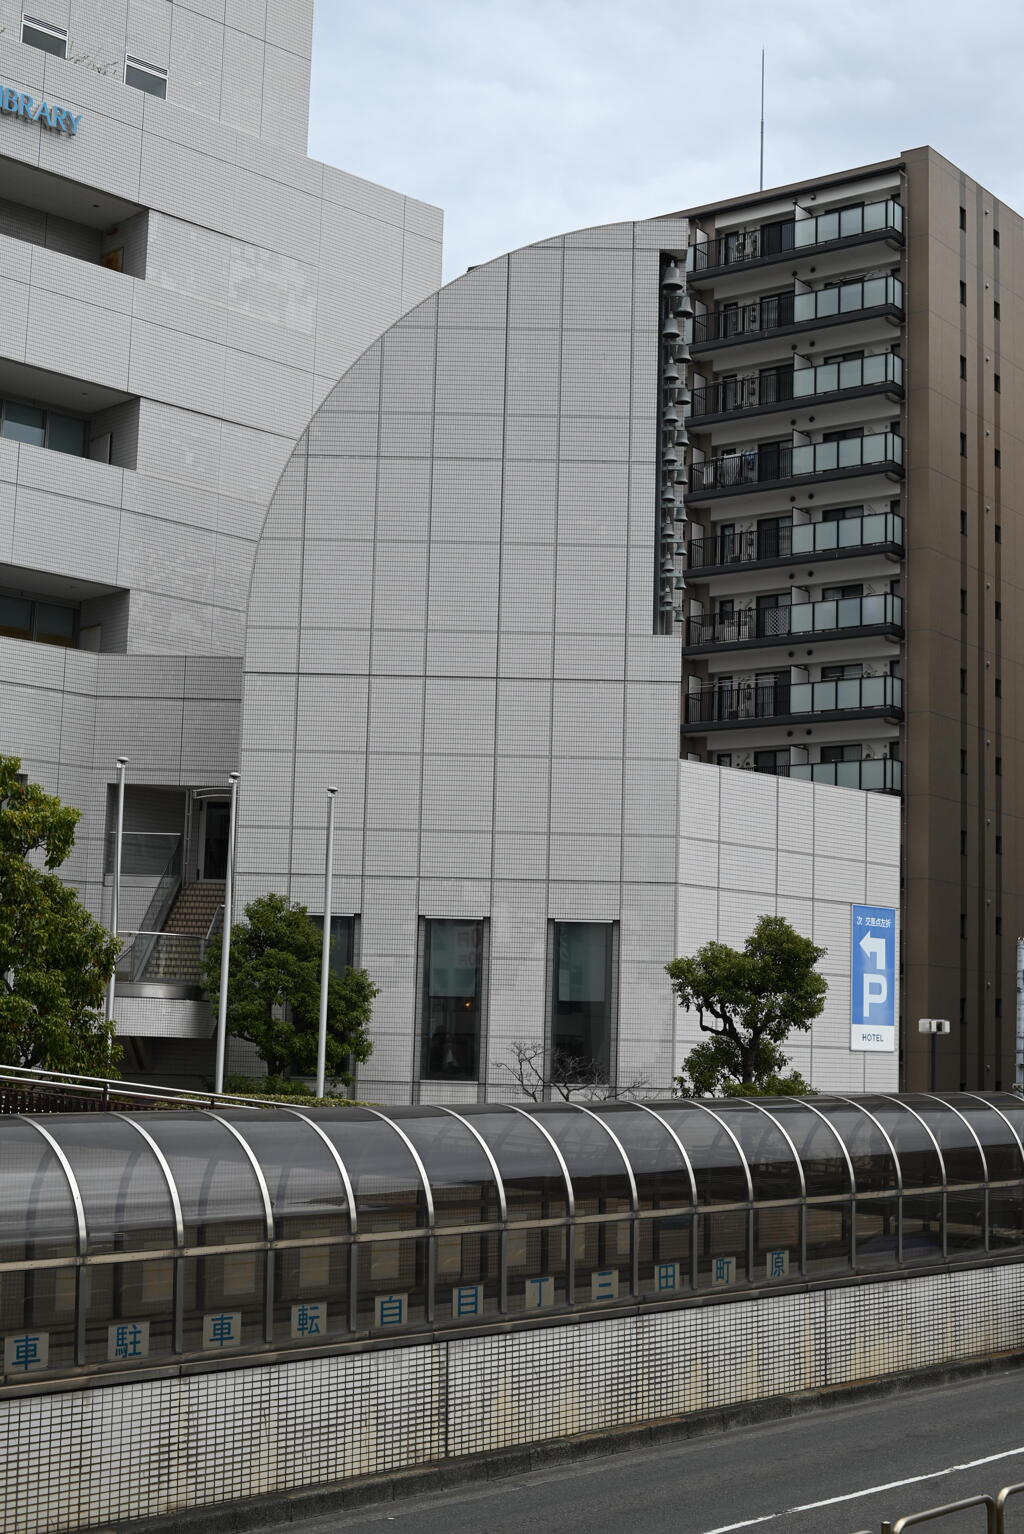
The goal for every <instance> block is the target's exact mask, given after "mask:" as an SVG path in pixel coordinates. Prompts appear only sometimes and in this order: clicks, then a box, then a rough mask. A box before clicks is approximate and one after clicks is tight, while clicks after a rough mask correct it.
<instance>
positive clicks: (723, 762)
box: [715, 751, 732, 767]
mask: <svg viewBox="0 0 1024 1534" xmlns="http://www.w3.org/2000/svg"><path fill="white" fill-rule="evenodd" d="M715 765H716V766H717V767H731V766H732V752H731V751H718V752H716V753H715Z"/></svg>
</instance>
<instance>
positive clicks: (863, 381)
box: [690, 352, 903, 420]
mask: <svg viewBox="0 0 1024 1534" xmlns="http://www.w3.org/2000/svg"><path fill="white" fill-rule="evenodd" d="M872 384H889V385H891V387H892V388H893V389H900V388H902V387H903V358H902V357H898V356H897V355H896V354H895V352H879V353H877V354H875V355H874V356H871V357H857V358H854V359H852V360H851V361H849V362H826V363H822V364H821V366H820V367H814V368H796V369H795V370H794V369H793V368H792V367H780V368H771V369H768V370H766V371H764V372H762V373H760V374H754V375H753V376H751V377H750V378H723V379H719V380H718V381H717V382H716V383H712V384H707V385H705V386H704V387H703V388H701V389H694V391H693V401H692V404H691V406H690V419H691V420H692V419H694V418H695V417H697V416H705V415H728V414H729V413H730V412H731V411H734V410H763V409H767V408H768V407H769V406H771V405H781V404H788V402H789V401H790V400H793V399H813V398H816V397H817V396H818V395H821V394H837V393H839V392H841V391H842V390H845V389H863V388H868V387H870V386H871V385H872Z"/></svg>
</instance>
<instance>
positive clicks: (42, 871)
mask: <svg viewBox="0 0 1024 1534" xmlns="http://www.w3.org/2000/svg"><path fill="white" fill-rule="evenodd" d="M20 768H21V762H20V761H19V760H18V758H17V757H15V756H0V1060H2V1061H3V1062H4V1064H5V1065H25V1066H33V1065H35V1066H40V1067H42V1068H43V1069H45V1070H51V1071H80V1072H81V1073H82V1074H83V1075H97V1076H99V1075H102V1076H110V1075H114V1074H116V1072H115V1069H114V1067H115V1065H116V1062H117V1061H118V1060H119V1059H120V1056H121V1050H120V1047H119V1046H118V1045H117V1044H115V1042H114V1027H113V1024H111V1023H108V1022H107V1021H106V1018H105V1017H104V1005H103V1004H104V998H105V996H106V990H107V985H108V984H109V981H110V976H111V974H112V973H113V970H114V965H115V963H116V961H117V955H118V954H119V952H120V950H121V945H120V943H119V942H118V940H117V939H116V938H115V937H113V936H112V935H111V934H110V933H109V932H108V931H107V930H106V928H105V927H101V926H100V924H99V922H97V921H94V920H93V918H92V917H91V916H90V915H89V912H88V911H87V910H86V909H85V907H84V906H83V905H82V903H81V901H80V900H79V898H78V896H77V895H76V894H75V892H74V890H71V889H69V888H68V887H67V885H66V884H63V883H62V882H61V880H60V878H59V876H58V875H57V874H56V873H54V872H53V870H54V869H56V868H59V867H60V866H61V864H62V863H63V862H65V861H66V859H67V857H68V854H69V853H70V851H71V848H72V847H73V845H74V841H75V826H76V825H77V823H78V819H79V813H80V812H79V811H78V810H75V809H70V808H69V807H68V806H66V805H63V804H61V802H60V800H59V799H57V798H55V797H54V796H53V795H51V794H47V793H44V792H43V790H42V789H41V788H40V787H39V785H38V784H37V783H22V782H21V781H20V779H19V771H20ZM40 864H41V865H42V866H39V865H40Z"/></svg>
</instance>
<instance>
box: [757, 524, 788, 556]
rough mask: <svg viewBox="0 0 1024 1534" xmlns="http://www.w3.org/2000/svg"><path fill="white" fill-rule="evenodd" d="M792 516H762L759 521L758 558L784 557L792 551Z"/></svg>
mask: <svg viewBox="0 0 1024 1534" xmlns="http://www.w3.org/2000/svg"><path fill="white" fill-rule="evenodd" d="M792 527H793V518H792V517H760V518H759V519H758V523H757V557H758V559H784V558H785V557H786V555H788V553H789V552H790V548H791V546H792V539H791V537H790V534H791V531H792Z"/></svg>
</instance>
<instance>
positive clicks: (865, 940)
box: [860, 932, 885, 969]
mask: <svg viewBox="0 0 1024 1534" xmlns="http://www.w3.org/2000/svg"><path fill="white" fill-rule="evenodd" d="M860 946H861V947H862V948H863V950H864V954H865V957H866V958H868V959H870V958H871V957H872V955H873V956H874V960H875V968H876V969H884V968H885V939H884V938H881V937H872V936H871V934H870V933H867V932H866V933H865V934H864V936H863V937H862V938H861V940H860Z"/></svg>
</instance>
